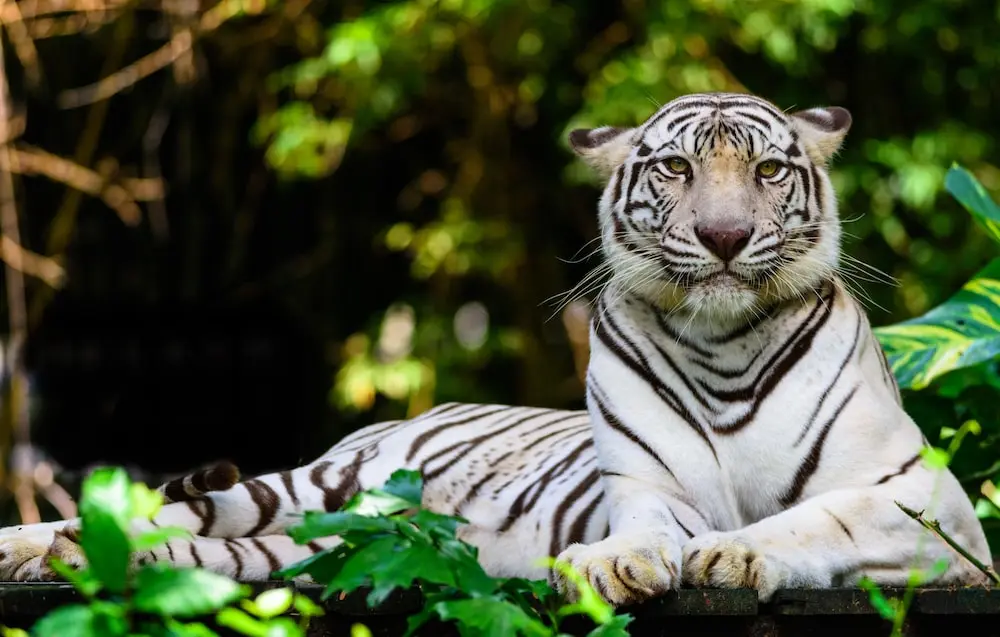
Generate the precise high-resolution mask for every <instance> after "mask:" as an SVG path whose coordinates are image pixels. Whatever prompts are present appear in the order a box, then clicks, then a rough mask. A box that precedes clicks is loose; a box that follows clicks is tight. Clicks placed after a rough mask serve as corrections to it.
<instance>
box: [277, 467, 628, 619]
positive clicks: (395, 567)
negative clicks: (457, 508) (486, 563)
mask: <svg viewBox="0 0 1000 637" xmlns="http://www.w3.org/2000/svg"><path fill="white" fill-rule="evenodd" d="M422 490H423V485H422V480H421V478H420V475H419V474H418V473H416V472H412V471H405V470H399V471H397V472H395V473H394V474H393V475H392V476H391V477H390V479H389V480H388V482H386V484H385V485H384V487H383V488H381V489H372V490H369V491H364V492H361V493H358V494H357V495H355V496H354V497H353V498H352V499H351V500H350V501H349V502H348V503H347V504H345V505H344V507H343V508H342V509H341V510H340V511H337V512H333V513H307V514H306V515H305V517H304V519H303V520H302V522H301V523H300V524H298V525H296V526H294V527H292V528H291V529H289V535H291V537H292V538H294V539H295V541H296V542H298V543H300V544H305V543H307V542H310V541H312V540H315V539H317V538H322V537H328V536H330V535H337V536H339V537H340V538H341V540H342V543H341V544H338V545H337V546H334V547H332V548H328V549H325V550H324V551H321V552H318V553H316V554H315V555H313V556H312V557H310V558H308V559H306V560H304V561H302V562H300V563H298V564H295V565H293V566H291V567H289V568H288V569H286V570H285V571H283V572H282V575H283V576H285V577H294V576H297V575H301V574H303V573H307V574H309V575H311V576H312V577H313V578H314V579H316V581H318V582H321V583H323V584H325V585H326V589H325V591H324V596H325V597H328V596H330V595H332V594H334V593H350V592H352V591H355V590H357V589H359V588H362V587H367V588H370V589H371V590H370V592H369V593H368V596H367V602H368V604H369V605H370V606H375V605H377V604H379V603H380V602H382V601H384V600H385V599H386V598H387V597H388V595H389V594H390V593H392V591H394V590H396V589H400V588H404V589H405V588H410V587H411V586H413V585H414V584H418V585H419V586H420V588H421V590H422V592H423V595H424V599H425V605H424V608H423V610H422V611H421V612H420V613H418V614H416V615H414V616H413V617H411V618H410V621H409V631H408V634H412V633H413V632H414V631H415V630H417V629H418V628H419V627H421V626H423V625H424V624H426V622H428V621H430V620H432V619H437V620H440V621H445V622H454V623H455V624H456V625H457V626H458V628H459V630H460V632H461V634H462V635H470V636H472V635H475V636H480V635H481V636H484V637H487V636H488V637H494V636H496V637H500V636H506V635H525V636H529V637H533V636H545V635H557V634H559V632H558V629H559V622H560V620H561V619H562V618H563V617H566V616H569V615H585V616H588V617H589V618H590V619H591V620H593V621H594V623H596V624H597V627H596V628H595V629H594V631H593V632H591V635H593V636H595V637H596V636H597V635H604V636H608V637H611V636H613V635H626V634H627V632H626V631H625V626H626V625H627V624H628V623H629V622H630V621H631V617H629V616H626V615H619V616H616V615H615V614H614V611H613V610H612V608H611V607H610V606H609V605H608V604H607V603H606V602H604V601H603V600H602V599H601V598H600V597H599V596H598V595H597V593H596V592H595V591H594V590H593V589H592V588H591V587H590V585H589V584H588V583H587V582H586V581H584V580H583V579H582V578H581V577H580V576H579V575H577V574H575V573H573V572H572V571H570V570H569V569H568V567H567V566H565V565H561V564H550V566H551V567H554V568H560V569H562V570H563V571H564V572H566V573H567V574H568V575H569V577H570V580H571V581H572V582H573V583H574V584H575V585H576V586H577V587H578V588H579V590H580V601H578V602H576V603H575V604H569V605H562V606H560V605H559V601H558V596H557V595H556V593H555V591H553V590H552V589H551V588H550V587H549V586H548V585H547V584H546V583H545V582H542V581H528V580H523V579H501V578H494V577H490V576H489V575H487V574H486V572H485V571H484V570H483V568H482V566H481V565H480V564H479V562H478V560H477V551H476V548H475V547H473V546H471V545H469V544H467V543H465V542H463V541H461V540H459V539H458V538H457V537H456V531H457V529H458V526H459V525H460V524H461V523H463V522H464V520H462V519H461V518H458V517H455V516H447V515H440V514H437V513H433V512H431V511H428V510H426V509H423V508H421V506H420V502H421V494H422Z"/></svg>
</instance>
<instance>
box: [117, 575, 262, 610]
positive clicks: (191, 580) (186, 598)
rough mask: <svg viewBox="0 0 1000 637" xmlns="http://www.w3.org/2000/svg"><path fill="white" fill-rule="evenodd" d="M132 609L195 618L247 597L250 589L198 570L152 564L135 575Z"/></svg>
mask: <svg viewBox="0 0 1000 637" xmlns="http://www.w3.org/2000/svg"><path fill="white" fill-rule="evenodd" d="M135 583H136V592H135V597H134V598H133V601H134V603H135V607H136V608H137V609H138V610H140V611H143V612H146V613H152V614H154V615H167V616H170V617H194V616H197V615H204V614H206V613H210V612H214V611H217V610H219V609H220V608H222V607H223V606H225V605H227V604H230V603H232V602H234V601H236V600H237V599H240V598H243V597H246V596H247V594H248V593H249V588H248V587H246V586H243V585H241V584H237V583H236V582H234V581H233V580H231V579H229V578H228V577H225V576H224V575H219V574H217V573H212V572H210V571H206V570H203V569H200V568H174V567H171V566H169V565H160V564H157V565H154V566H150V567H146V568H144V569H142V570H140V571H139V572H138V573H137V574H136V582H135Z"/></svg>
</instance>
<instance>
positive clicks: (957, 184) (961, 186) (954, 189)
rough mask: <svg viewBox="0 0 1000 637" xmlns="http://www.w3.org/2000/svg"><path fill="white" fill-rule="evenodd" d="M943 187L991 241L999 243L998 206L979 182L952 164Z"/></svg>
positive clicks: (999, 209)
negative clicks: (978, 224) (977, 222)
mask: <svg viewBox="0 0 1000 637" xmlns="http://www.w3.org/2000/svg"><path fill="white" fill-rule="evenodd" d="M944 187H945V189H947V191H948V192H950V193H951V194H952V196H953V197H955V199H957V200H958V202H959V203H961V204H962V206H964V207H965V209H966V210H968V211H969V212H970V213H972V216H973V217H975V218H976V220H977V221H979V223H981V224H982V225H983V227H984V228H986V232H987V233H988V234H989V235H990V236H991V237H992V238H993V240H994V241H996V242H997V243H1000V206H997V204H996V203H995V202H994V201H993V199H992V198H991V197H990V195H989V193H988V192H986V189H985V188H983V185H982V184H981V183H979V180H977V179H976V178H975V176H974V175H973V174H972V173H970V172H969V171H968V170H966V169H965V168H962V167H961V166H959V165H958V164H953V165H952V167H951V168H950V169H949V170H948V174H947V175H945V178H944Z"/></svg>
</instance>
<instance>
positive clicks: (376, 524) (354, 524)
mask: <svg viewBox="0 0 1000 637" xmlns="http://www.w3.org/2000/svg"><path fill="white" fill-rule="evenodd" d="M395 528H396V525H395V524H394V523H393V522H392V520H390V519H388V518H382V517H370V516H367V515H360V514H358V513H347V512H344V511H335V512H333V513H321V512H317V511H308V512H306V514H305V516H304V517H303V519H302V522H300V523H299V524H296V525H295V526H292V527H289V528H288V531H287V533H288V535H289V536H291V538H292V539H293V540H295V542H296V544H307V543H309V542H311V541H312V540H315V539H318V538H323V537H330V536H334V535H341V536H342V535H344V534H345V533H349V532H352V531H357V532H360V533H377V532H388V531H393V530H395Z"/></svg>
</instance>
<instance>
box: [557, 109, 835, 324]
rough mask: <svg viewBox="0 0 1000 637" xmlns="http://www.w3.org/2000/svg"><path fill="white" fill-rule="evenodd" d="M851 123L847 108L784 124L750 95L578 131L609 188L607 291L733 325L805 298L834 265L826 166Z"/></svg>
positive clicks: (580, 150)
mask: <svg viewBox="0 0 1000 637" xmlns="http://www.w3.org/2000/svg"><path fill="white" fill-rule="evenodd" d="M850 126H851V115H850V113H849V112H848V111H847V110H845V109H843V108H839V107H828V108H813V109H809V110H805V111H800V112H797V113H792V114H787V115H786V114H785V113H783V112H782V111H781V110H780V109H778V108H777V107H775V106H774V105H773V104H771V103H770V102H767V101H766V100H763V99H761V98H759V97H755V96H752V95H742V94H732V93H707V94H695V95H687V96H684V97H680V98H678V99H675V100H673V101H672V102H670V103H668V104H667V105H665V106H663V107H662V108H660V109H659V111H657V112H656V113H655V114H654V115H653V116H652V117H650V118H649V119H648V120H647V121H646V122H645V123H644V124H642V125H641V126H639V127H637V128H631V129H620V128H613V127H602V128H595V129H591V130H575V131H573V132H572V133H570V137H569V140H570V145H571V146H572V148H573V150H574V151H575V152H576V153H577V154H579V155H580V156H581V157H582V158H583V159H584V160H585V161H586V162H587V163H588V164H590V165H591V166H592V167H593V168H594V169H596V170H597V171H598V172H599V173H600V174H601V175H602V177H603V178H604V179H606V180H607V186H606V188H605V190H604V194H603V195H602V197H601V201H600V206H599V214H600V222H601V224H600V225H601V234H602V237H601V238H602V245H603V250H604V254H605V257H606V261H607V267H608V269H609V270H610V271H611V274H612V278H611V287H610V288H609V289H612V290H615V289H616V290H619V291H627V292H630V293H634V294H638V295H640V296H642V297H644V298H646V299H647V300H649V301H651V302H653V303H655V304H657V305H659V306H661V307H663V308H664V309H671V310H672V309H678V308H685V309H688V310H690V311H693V312H697V313H699V314H701V313H705V314H708V315H710V316H711V315H714V316H718V317H720V318H721V317H731V318H737V319H738V318H743V317H746V316H748V315H749V314H751V313H755V312H758V311H759V310H760V309H762V308H764V307H767V306H770V305H772V304H774V303H775V302H780V301H785V300H788V299H792V298H796V297H804V296H805V295H806V294H807V293H809V292H810V290H811V289H812V288H813V287H815V286H816V285H817V284H819V283H820V282H821V281H823V280H826V279H828V278H830V277H831V276H832V275H833V274H834V273H835V271H836V270H837V267H838V258H839V253H840V223H839V220H838V218H837V200H836V196H835V193H834V191H833V186H832V185H831V183H830V178H829V176H828V174H827V166H828V164H829V162H830V159H831V158H832V156H833V155H834V153H836V151H837V149H838V148H839V147H840V144H841V142H842V141H843V139H844V136H845V135H846V134H847V131H848V129H849V128H850Z"/></svg>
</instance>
